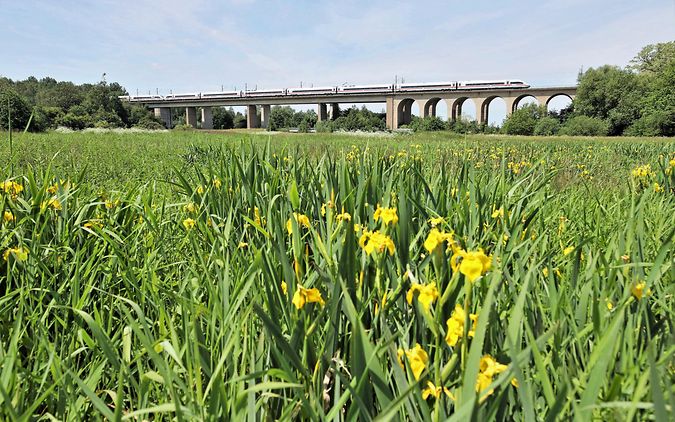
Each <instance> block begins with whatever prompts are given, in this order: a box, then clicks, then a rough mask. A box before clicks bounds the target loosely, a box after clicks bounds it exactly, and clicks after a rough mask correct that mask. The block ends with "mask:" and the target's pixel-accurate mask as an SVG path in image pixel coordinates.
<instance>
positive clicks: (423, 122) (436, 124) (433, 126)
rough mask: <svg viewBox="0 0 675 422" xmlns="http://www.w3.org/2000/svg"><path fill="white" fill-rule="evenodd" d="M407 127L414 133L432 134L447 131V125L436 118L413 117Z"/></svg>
mask: <svg viewBox="0 0 675 422" xmlns="http://www.w3.org/2000/svg"><path fill="white" fill-rule="evenodd" d="M409 127H410V129H412V130H414V131H415V132H434V131H439V130H448V123H447V122H444V121H443V120H442V119H440V118H438V117H436V116H429V117H424V118H419V117H416V116H413V119H412V121H411V122H410V125H409Z"/></svg>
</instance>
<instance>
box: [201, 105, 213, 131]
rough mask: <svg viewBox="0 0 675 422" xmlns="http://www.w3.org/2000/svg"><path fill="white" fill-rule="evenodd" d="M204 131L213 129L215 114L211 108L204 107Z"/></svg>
mask: <svg viewBox="0 0 675 422" xmlns="http://www.w3.org/2000/svg"><path fill="white" fill-rule="evenodd" d="M202 129H213V113H212V112H211V107H202Z"/></svg>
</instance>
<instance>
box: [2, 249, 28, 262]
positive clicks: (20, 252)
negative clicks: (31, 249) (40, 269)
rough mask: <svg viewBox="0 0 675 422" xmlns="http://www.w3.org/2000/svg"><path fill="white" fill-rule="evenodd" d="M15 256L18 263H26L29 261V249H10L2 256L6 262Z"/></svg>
mask: <svg viewBox="0 0 675 422" xmlns="http://www.w3.org/2000/svg"><path fill="white" fill-rule="evenodd" d="M11 255H14V258H15V259H16V260H17V261H25V260H27V259H28V248H26V247H20V246H17V247H16V248H9V249H7V250H6V251H5V253H3V254H2V258H3V259H4V260H5V261H9V257H10V256H11Z"/></svg>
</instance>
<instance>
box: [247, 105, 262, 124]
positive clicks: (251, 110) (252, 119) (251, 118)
mask: <svg viewBox="0 0 675 422" xmlns="http://www.w3.org/2000/svg"><path fill="white" fill-rule="evenodd" d="M246 127H247V128H248V129H256V128H259V127H260V120H259V119H258V107H257V106H255V105H247V106H246Z"/></svg>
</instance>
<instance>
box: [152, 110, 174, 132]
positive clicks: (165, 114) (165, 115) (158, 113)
mask: <svg viewBox="0 0 675 422" xmlns="http://www.w3.org/2000/svg"><path fill="white" fill-rule="evenodd" d="M155 117H157V118H159V119H160V120H161V121H162V122H163V123H164V127H165V128H167V129H171V108H170V107H155Z"/></svg>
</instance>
